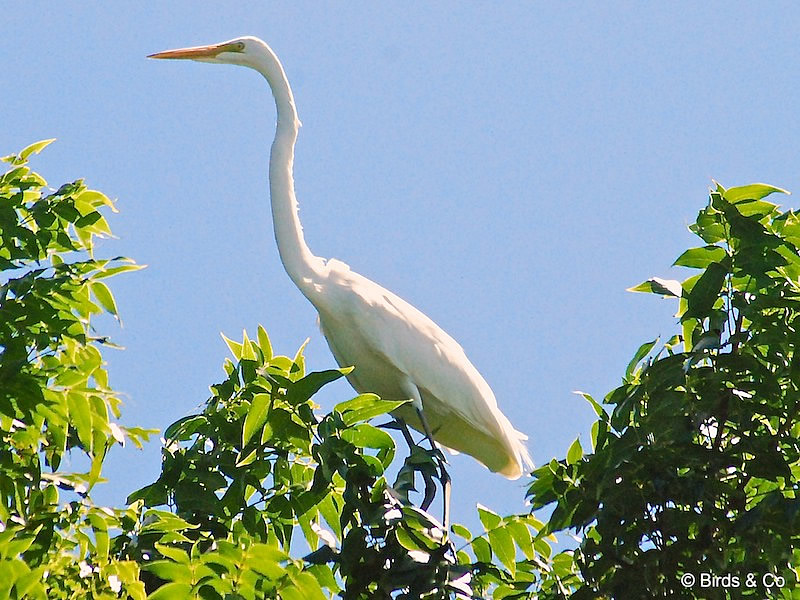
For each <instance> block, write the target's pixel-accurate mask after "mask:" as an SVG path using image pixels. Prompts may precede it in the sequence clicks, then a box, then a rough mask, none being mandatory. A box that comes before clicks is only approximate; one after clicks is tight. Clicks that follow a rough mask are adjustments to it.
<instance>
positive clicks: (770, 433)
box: [529, 184, 800, 598]
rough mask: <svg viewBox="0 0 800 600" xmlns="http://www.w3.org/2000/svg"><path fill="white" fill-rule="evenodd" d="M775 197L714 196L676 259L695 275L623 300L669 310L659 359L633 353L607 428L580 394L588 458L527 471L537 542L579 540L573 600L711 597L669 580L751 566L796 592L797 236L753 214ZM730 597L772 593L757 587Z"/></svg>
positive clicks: (649, 352)
mask: <svg viewBox="0 0 800 600" xmlns="http://www.w3.org/2000/svg"><path fill="white" fill-rule="evenodd" d="M774 192H783V190H781V189H779V188H775V187H773V186H768V185H765V184H754V185H750V186H743V187H740V188H731V189H729V190H725V189H724V188H722V186H717V189H715V190H714V191H712V192H711V194H710V196H709V202H708V204H707V206H706V207H705V208H703V209H702V210H701V211H700V212H699V214H698V217H697V219H696V221H695V223H693V224H692V225H690V230H691V231H693V232H694V233H695V234H697V235H698V236H699V237H700V238H701V239H702V240H703V242H704V243H703V244H701V245H699V246H698V247H694V248H690V249H688V250H687V251H685V252H684V253H682V254H681V255H680V257H679V258H678V259H677V260H676V261H675V265H677V266H681V267H690V268H693V269H699V270H700V272H699V273H697V274H695V275H693V276H691V277H689V278H688V279H686V280H685V281H683V282H682V283H679V282H677V281H670V280H664V279H659V278H652V279H650V280H648V281H647V282H645V283H644V284H641V285H640V286H637V287H636V288H633V291H645V292H652V293H657V294H661V295H671V296H677V297H679V302H678V305H679V308H678V317H679V319H680V325H681V330H682V337H673V338H671V339H670V340H669V341H668V342H667V344H665V345H664V347H663V348H661V349H659V350H658V351H657V352H656V353H655V355H653V349H654V346H655V343H654V342H647V343H646V344H643V345H642V346H641V347H640V348H639V350H638V351H637V352H636V353H635V355H634V357H633V359H632V360H631V362H630V363H629V365H628V368H627V370H626V373H625V376H624V379H623V383H622V385H621V386H619V387H618V388H616V389H615V390H612V391H611V392H610V393H609V394H608V395H607V396H606V398H605V403H606V404H608V405H610V406H612V407H613V411H612V413H611V415H610V416H609V415H607V414H606V412H605V410H604V409H603V408H602V406H600V405H599V404H598V403H597V402H596V401H594V400H593V399H592V398H591V397H589V396H588V395H586V394H583V396H584V397H585V398H586V399H587V401H589V402H590V404H591V405H592V407H593V408H594V410H595V412H596V414H597V415H598V420H597V422H596V423H595V424H594V425H593V427H592V441H593V452H592V453H591V454H586V453H585V452H584V450H583V448H582V447H581V445H580V443H579V442H578V440H575V442H573V444H572V445H571V446H570V448H569V449H568V450H567V452H566V458H565V460H561V461H558V460H553V461H551V462H550V464H548V465H546V466H544V467H540V468H539V469H537V470H536V471H535V472H534V476H535V481H534V482H533V484H532V485H531V486H530V488H529V495H530V498H531V502H532V505H533V507H534V508H538V507H544V506H547V505H550V506H552V514H551V517H550V519H549V522H548V524H547V528H548V529H549V530H552V531H558V530H566V529H571V530H576V531H577V532H578V534H579V536H580V537H581V541H580V543H579V546H578V547H577V548H576V549H575V553H574V563H568V564H574V565H576V566H577V567H579V569H580V573H581V580H576V579H572V580H570V581H571V582H572V585H573V586H574V587H573V588H572V589H568V591H569V592H570V593H573V592H574V594H573V595H572V597H575V598H578V597H581V598H597V597H627V596H628V595H629V593H630V590H633V589H636V590H639V592H638V593H639V595H642V596H643V597H644V596H646V597H680V598H706V597H708V590H705V589H702V588H701V587H698V586H694V587H692V586H688V587H684V586H683V585H681V582H680V579H679V575H680V574H682V573H705V572H708V573H715V572H725V573H738V574H743V573H748V572H755V571H757V570H759V569H762V571H763V569H764V567H762V566H761V565H770V567H767V568H768V569H772V570H773V571H774V572H776V574H777V575H779V576H780V577H783V578H784V579H785V581H786V582H787V583H786V587H785V588H784V591H783V593H784V596H786V597H787V598H788V597H789V596H788V595H786V594H787V592H786V590H788V589H794V588H796V587H797V584H798V581H797V576H796V573H795V571H794V570H793V569H792V568H790V567H789V566H788V565H791V564H794V561H796V560H797V559H798V558H800V535H798V533H797V532H798V531H800V518H799V517H798V515H799V514H800V505H799V504H798V502H797V500H796V498H797V495H798V493H800V487H799V484H798V481H800V477H799V476H800V446H798V444H797V439H798V437H797V436H798V435H800V418H799V415H800V412H798V407H799V406H800V404H798V383H797V382H798V376H799V375H800V370H798V367H797V365H798V363H799V362H800V359H798V351H799V350H800V348H798V344H800V336H798V335H796V333H795V332H796V331H797V330H798V329H797V327H798V326H800V293H799V292H800V285H798V279H799V278H800V268H798V256H800V247H798V244H799V243H800V223H798V218H797V216H796V215H795V214H794V213H792V212H787V213H781V212H780V211H779V209H778V207H777V206H776V205H775V204H772V203H770V202H766V201H765V200H763V198H764V197H765V196H767V195H769V194H771V193H774ZM679 341H683V349H684V352H679V351H678V348H680V346H679V345H678V342H679ZM557 560H562V559H559V557H555V558H554V559H553V561H552V565H553V568H554V571H555V570H556V565H557ZM778 565H780V566H778ZM569 572H570V569H569V568H568V569H567V573H569ZM739 592H741V594H742V595H743V596H747V595H748V594H749V595H750V596H752V597H766V596H769V595H770V594H773V593H774V592H775V590H768V589H766V588H765V586H764V585H763V583H762V582H760V581H758V580H756V581H755V582H754V583H753V585H752V587H750V588H748V589H746V590H745V589H740V590H739ZM561 593H563V594H564V595H565V596H566V595H569V594H567V593H565V592H563V590H562V592H561ZM545 597H558V594H553V595H547V594H545Z"/></svg>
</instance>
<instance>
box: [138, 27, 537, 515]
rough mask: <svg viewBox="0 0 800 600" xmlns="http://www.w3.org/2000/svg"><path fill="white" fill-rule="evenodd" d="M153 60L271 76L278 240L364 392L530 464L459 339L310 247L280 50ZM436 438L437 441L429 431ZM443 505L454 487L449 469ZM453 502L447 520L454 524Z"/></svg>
mask: <svg viewBox="0 0 800 600" xmlns="http://www.w3.org/2000/svg"><path fill="white" fill-rule="evenodd" d="M150 58H169V59H190V60H196V61H201V62H210V63H224V64H233V65H242V66H245V67H250V68H251V69H255V70H256V71H258V72H259V73H261V75H263V76H264V77H265V78H266V80H267V82H268V83H269V86H270V88H271V90H272V95H273V96H274V98H275V104H276V107H277V128H276V132H275V139H274V141H273V143H272V150H271V154H270V161H269V188H270V198H271V204H272V219H273V226H274V230H275V240H276V242H277V244H278V251H279V253H280V257H281V261H282V262H283V266H284V267H285V269H286V272H287V273H288V274H289V277H291V279H292V281H293V282H294V283H295V285H296V286H297V287H298V288H299V289H300V291H301V292H302V293H303V295H304V296H305V297H306V298H308V300H309V301H310V302H311V303H312V304H313V305H314V307H315V308H316V309H317V311H318V313H319V322H320V327H321V329H322V333H323V334H324V335H325V339H326V340H327V341H328V346H329V347H330V349H331V352H332V353H333V356H334V358H335V359H336V362H337V363H338V364H339V365H340V366H342V367H346V366H350V365H354V366H355V369H354V370H353V371H352V372H351V373H350V374H349V375H348V376H347V378H348V380H349V382H350V384H351V385H352V386H353V387H354V388H355V389H356V391H358V392H359V393H366V392H373V393H376V394H378V395H379V396H380V397H381V398H384V399H387V400H401V399H402V400H405V399H411V400H412V402H411V403H410V404H406V405H404V406H402V407H401V408H400V409H398V410H397V411H396V414H395V416H396V417H399V418H400V419H402V420H403V421H405V422H406V423H408V424H409V425H410V426H411V427H413V428H414V429H416V430H417V431H420V432H423V433H425V434H426V435H427V436H428V438H429V439H430V441H431V444H433V440H436V442H438V443H439V444H440V445H441V446H444V447H446V448H449V449H451V450H455V451H459V452H464V453H465V454H469V455H470V456H472V457H473V458H475V459H477V460H478V461H480V462H481V463H483V464H484V465H485V466H486V467H488V468H489V469H490V470H491V471H494V472H497V473H500V474H502V475H504V476H505V477H507V478H509V479H516V478H518V477H520V476H521V475H522V474H523V472H524V471H525V469H526V467H529V466H532V461H531V457H530V455H529V453H528V450H527V449H526V447H525V444H524V441H525V440H526V439H527V436H525V435H524V434H523V433H520V432H519V431H517V430H516V429H514V427H513V426H512V425H511V423H510V422H509V420H508V418H506V416H505V415H504V414H503V413H502V412H500V409H499V408H498V407H497V401H496V400H495V396H494V394H493V393H492V390H491V388H490V387H489V385H488V384H487V383H486V381H485V380H484V378H483V377H482V376H481V375H480V373H478V370H477V369H476V368H475V367H474V366H473V365H472V363H471V362H470V361H469V359H468V358H467V356H466V354H465V353H464V350H463V349H462V348H461V346H460V345H459V344H458V343H457V342H456V341H455V340H454V339H453V338H452V337H450V336H449V335H448V334H447V333H445V332H444V331H443V330H442V329H441V328H440V327H439V326H438V325H436V323H434V322H433V321H432V320H431V319H429V318H428V317H427V316H425V315H424V314H422V312H420V311H419V310H417V309H416V308H414V307H413V306H411V305H410V304H409V303H408V302H406V301H405V300H403V299H402V298H400V297H398V296H397V295H395V294H393V293H392V292H390V291H388V290H386V289H385V288H383V287H381V286H380V285H378V284H377V283H374V282H373V281H370V280H369V279H367V278H366V277H363V276H362V275H359V274H358V273H355V272H353V271H351V270H350V267H348V266H347V265H346V264H344V263H343V262H341V261H338V260H336V259H328V260H325V259H323V258H320V257H318V256H314V255H313V254H312V253H311V250H310V249H309V248H308V246H307V245H306V242H305V239H304V237H303V230H302V227H301V225H300V220H299V217H298V214H297V200H296V199H295V193H294V178H293V161H294V146H295V141H296V139H297V132H298V129H299V127H300V121H299V120H298V118H297V110H296V108H295V103H294V97H293V95H292V90H291V88H290V87H289V81H288V80H287V78H286V74H285V72H284V70H283V66H282V65H281V63H280V61H279V60H278V57H277V56H276V55H275V53H274V52H273V51H272V49H271V48H270V47H269V46H268V45H267V44H265V43H264V42H263V41H261V40H260V39H258V38H254V37H241V38H237V39H234V40H230V41H228V42H223V43H221V44H214V45H210V46H198V47H193V48H181V49H178V50H167V51H165V52H159V53H156V54H153V55H151V56H150ZM431 438H432V439H431ZM442 477H443V480H442V484H443V486H444V487H445V507H446V506H447V495H448V492H449V489H447V488H448V486H447V485H446V482H445V478H446V477H447V475H446V473H445V472H444V468H443V467H442ZM446 512H447V508H445V522H446V520H447V519H446Z"/></svg>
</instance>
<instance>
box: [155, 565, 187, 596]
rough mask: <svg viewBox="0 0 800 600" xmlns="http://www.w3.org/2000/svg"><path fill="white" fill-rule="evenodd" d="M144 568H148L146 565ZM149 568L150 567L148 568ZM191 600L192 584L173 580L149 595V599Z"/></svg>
mask: <svg viewBox="0 0 800 600" xmlns="http://www.w3.org/2000/svg"><path fill="white" fill-rule="evenodd" d="M144 568H146V569H147V568H148V565H145V567H144ZM148 570H149V569H148ZM184 598H185V599H186V600H189V599H190V598H192V586H191V584H189V583H178V582H172V583H167V584H165V585H162V586H161V587H160V588H158V589H157V590H156V591H155V592H153V593H152V594H150V595H149V596H148V597H147V600H183V599H184Z"/></svg>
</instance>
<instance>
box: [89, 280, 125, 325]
mask: <svg viewBox="0 0 800 600" xmlns="http://www.w3.org/2000/svg"><path fill="white" fill-rule="evenodd" d="M90 285H91V287H92V293H93V294H94V297H95V299H96V300H97V301H98V302H99V303H100V306H102V307H103V308H104V309H105V310H106V312H108V313H110V314H112V315H114V316H115V317H118V316H119V313H118V312H117V303H116V302H115V301H114V296H113V295H112V294H111V290H110V289H108V286H107V285H106V284H105V283H103V282H102V281H92V283H91V284H90Z"/></svg>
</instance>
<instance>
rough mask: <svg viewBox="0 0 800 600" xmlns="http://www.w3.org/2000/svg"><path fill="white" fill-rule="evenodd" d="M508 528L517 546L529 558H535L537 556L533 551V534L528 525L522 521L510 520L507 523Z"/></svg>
mask: <svg viewBox="0 0 800 600" xmlns="http://www.w3.org/2000/svg"><path fill="white" fill-rule="evenodd" d="M506 528H507V529H508V532H509V533H510V534H511V537H513V538H514V541H515V542H516V544H517V547H518V548H519V549H520V550H522V553H523V554H524V555H525V558H527V559H528V560H531V559H533V557H534V556H535V553H534V551H533V536H531V530H530V529H529V528H528V526H527V525H526V524H525V523H523V522H521V521H510V522H509V523H508V524H507V525H506Z"/></svg>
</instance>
